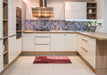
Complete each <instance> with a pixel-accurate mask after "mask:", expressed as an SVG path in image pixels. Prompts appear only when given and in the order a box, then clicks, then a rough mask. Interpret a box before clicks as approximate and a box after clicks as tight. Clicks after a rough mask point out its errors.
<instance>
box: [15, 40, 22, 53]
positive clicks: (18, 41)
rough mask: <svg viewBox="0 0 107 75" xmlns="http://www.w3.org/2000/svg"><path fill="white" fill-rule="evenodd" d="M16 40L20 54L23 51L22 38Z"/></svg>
mask: <svg viewBox="0 0 107 75" xmlns="http://www.w3.org/2000/svg"><path fill="white" fill-rule="evenodd" d="M16 42H17V47H16V49H17V53H18V54H20V53H21V52H22V38H20V39H16Z"/></svg>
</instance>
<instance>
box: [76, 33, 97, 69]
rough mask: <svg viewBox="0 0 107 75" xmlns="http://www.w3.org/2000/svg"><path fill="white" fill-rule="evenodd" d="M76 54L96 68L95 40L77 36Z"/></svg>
mask: <svg viewBox="0 0 107 75" xmlns="http://www.w3.org/2000/svg"><path fill="white" fill-rule="evenodd" d="M78 52H79V54H81V55H82V57H84V58H85V60H87V61H88V62H89V63H90V64H91V65H92V66H93V67H94V68H96V39H93V38H90V37H86V36H82V35H78Z"/></svg>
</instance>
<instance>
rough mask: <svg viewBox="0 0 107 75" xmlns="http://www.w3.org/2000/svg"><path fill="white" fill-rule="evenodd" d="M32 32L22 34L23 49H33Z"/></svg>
mask: <svg viewBox="0 0 107 75" xmlns="http://www.w3.org/2000/svg"><path fill="white" fill-rule="evenodd" d="M34 43H35V39H34V33H24V34H23V51H35V47H34V46H35V45H34Z"/></svg>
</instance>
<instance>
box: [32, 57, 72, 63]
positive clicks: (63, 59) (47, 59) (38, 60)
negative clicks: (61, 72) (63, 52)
mask: <svg viewBox="0 0 107 75" xmlns="http://www.w3.org/2000/svg"><path fill="white" fill-rule="evenodd" d="M36 63H38V64H39V63H44V64H45V63H53V64H54V63H72V62H71V61H70V59H69V58H68V57H67V56H36V57H35V60H34V62H33V64H36Z"/></svg>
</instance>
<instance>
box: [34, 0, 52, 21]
mask: <svg viewBox="0 0 107 75" xmlns="http://www.w3.org/2000/svg"><path fill="white" fill-rule="evenodd" d="M39 5H40V6H39V7H36V8H32V16H33V18H39V19H45V18H47V19H52V18H53V17H54V13H53V10H54V9H53V8H52V7H47V0H39Z"/></svg>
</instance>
